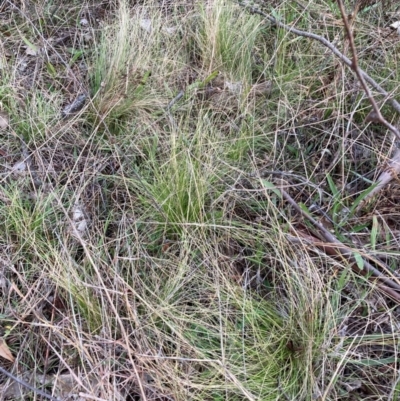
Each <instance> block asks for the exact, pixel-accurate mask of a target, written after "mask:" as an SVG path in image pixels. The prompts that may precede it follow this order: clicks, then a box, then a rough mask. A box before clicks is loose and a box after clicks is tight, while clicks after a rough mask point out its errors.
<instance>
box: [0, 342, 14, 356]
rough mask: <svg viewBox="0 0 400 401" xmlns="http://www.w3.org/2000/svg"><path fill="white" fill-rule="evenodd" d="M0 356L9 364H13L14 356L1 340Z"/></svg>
mask: <svg viewBox="0 0 400 401" xmlns="http://www.w3.org/2000/svg"><path fill="white" fill-rule="evenodd" d="M0 356H1V357H3V358H4V359H7V360H8V361H10V362H14V356H13V354H12V353H11V351H10V349H9V348H8V345H7V344H6V342H5V341H4V340H3V339H2V338H0Z"/></svg>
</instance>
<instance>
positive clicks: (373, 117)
mask: <svg viewBox="0 0 400 401" xmlns="http://www.w3.org/2000/svg"><path fill="white" fill-rule="evenodd" d="M337 3H338V5H339V9H340V13H341V14H342V20H343V23H344V28H345V30H346V35H347V38H348V39H349V42H350V49H351V53H352V55H353V58H352V60H351V65H350V68H351V69H352V70H353V71H354V73H355V74H356V75H357V78H358V80H359V81H360V84H361V86H362V87H363V89H364V92H365V94H366V95H367V97H368V100H369V102H370V103H371V106H372V109H373V112H372V113H370V114H369V115H368V116H367V121H371V122H376V123H380V124H382V125H384V126H385V127H386V128H387V129H388V130H389V131H391V132H392V133H393V134H394V135H395V136H396V137H397V139H400V131H399V130H398V129H397V128H396V127H395V126H394V125H392V124H390V123H389V121H387V120H386V119H385V118H384V117H383V115H382V113H381V110H380V109H379V107H378V105H377V104H376V102H375V99H374V97H373V96H372V94H371V91H370V90H369V87H368V85H367V83H366V80H365V73H364V72H363V71H362V70H361V69H360V66H359V64H358V57H357V50H356V46H355V44H354V36H353V33H352V31H351V28H350V24H349V19H348V18H347V15H346V11H345V9H344V5H343V1H342V0H337Z"/></svg>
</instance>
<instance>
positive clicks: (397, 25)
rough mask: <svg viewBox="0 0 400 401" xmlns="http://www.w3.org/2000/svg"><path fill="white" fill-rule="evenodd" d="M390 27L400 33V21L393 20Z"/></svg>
mask: <svg viewBox="0 0 400 401" xmlns="http://www.w3.org/2000/svg"><path fill="white" fill-rule="evenodd" d="M390 27H391V28H392V29H394V30H396V31H397V33H398V34H399V35H400V21H396V22H393V24H391V25H390Z"/></svg>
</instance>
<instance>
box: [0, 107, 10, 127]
mask: <svg viewBox="0 0 400 401" xmlns="http://www.w3.org/2000/svg"><path fill="white" fill-rule="evenodd" d="M7 127H8V115H7V113H5V112H4V111H0V130H2V129H6V128H7Z"/></svg>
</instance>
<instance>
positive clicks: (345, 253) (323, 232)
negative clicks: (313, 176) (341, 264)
mask: <svg viewBox="0 0 400 401" xmlns="http://www.w3.org/2000/svg"><path fill="white" fill-rule="evenodd" d="M279 190H280V192H281V193H282V196H283V197H284V198H285V199H286V201H287V202H288V203H290V205H291V206H293V208H294V209H295V210H296V211H297V212H298V213H300V214H301V215H302V216H303V217H305V218H306V219H307V220H308V221H309V222H311V223H312V224H313V226H314V227H315V228H317V229H318V232H317V235H319V236H321V239H322V240H325V241H327V242H328V243H327V244H325V246H326V247H331V248H335V250H336V253H337V254H338V255H340V256H342V257H343V258H344V259H345V260H347V261H349V262H350V263H351V265H352V268H353V269H357V272H358V273H360V272H361V269H360V268H358V265H357V261H356V260H355V257H354V253H353V251H352V250H351V249H349V248H348V247H347V246H346V245H345V244H343V243H342V242H340V241H339V240H338V239H337V238H336V237H335V236H334V235H333V234H332V233H331V232H330V231H329V230H327V229H326V228H325V227H324V226H323V225H322V224H321V223H320V222H318V221H317V220H315V219H314V218H313V217H312V216H311V215H310V214H308V213H306V212H305V211H304V210H303V209H302V208H301V207H300V206H299V205H298V204H297V203H296V201H295V200H294V199H293V198H292V197H291V196H290V195H289V194H288V193H287V192H286V191H285V190H284V189H283V188H282V187H279ZM377 263H378V262H377ZM363 269H365V270H366V272H367V273H369V274H370V275H371V276H373V277H374V278H376V279H379V280H380V281H382V282H383V283H384V284H386V285H387V286H388V287H390V288H392V289H394V290H396V291H400V284H398V283H396V282H394V281H393V280H391V279H390V278H388V277H386V276H385V275H384V274H383V273H381V272H380V271H379V270H378V269H376V268H375V267H374V266H372V265H371V264H370V263H369V262H368V261H366V260H365V258H363ZM399 299H400V297H398V300H399Z"/></svg>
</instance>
